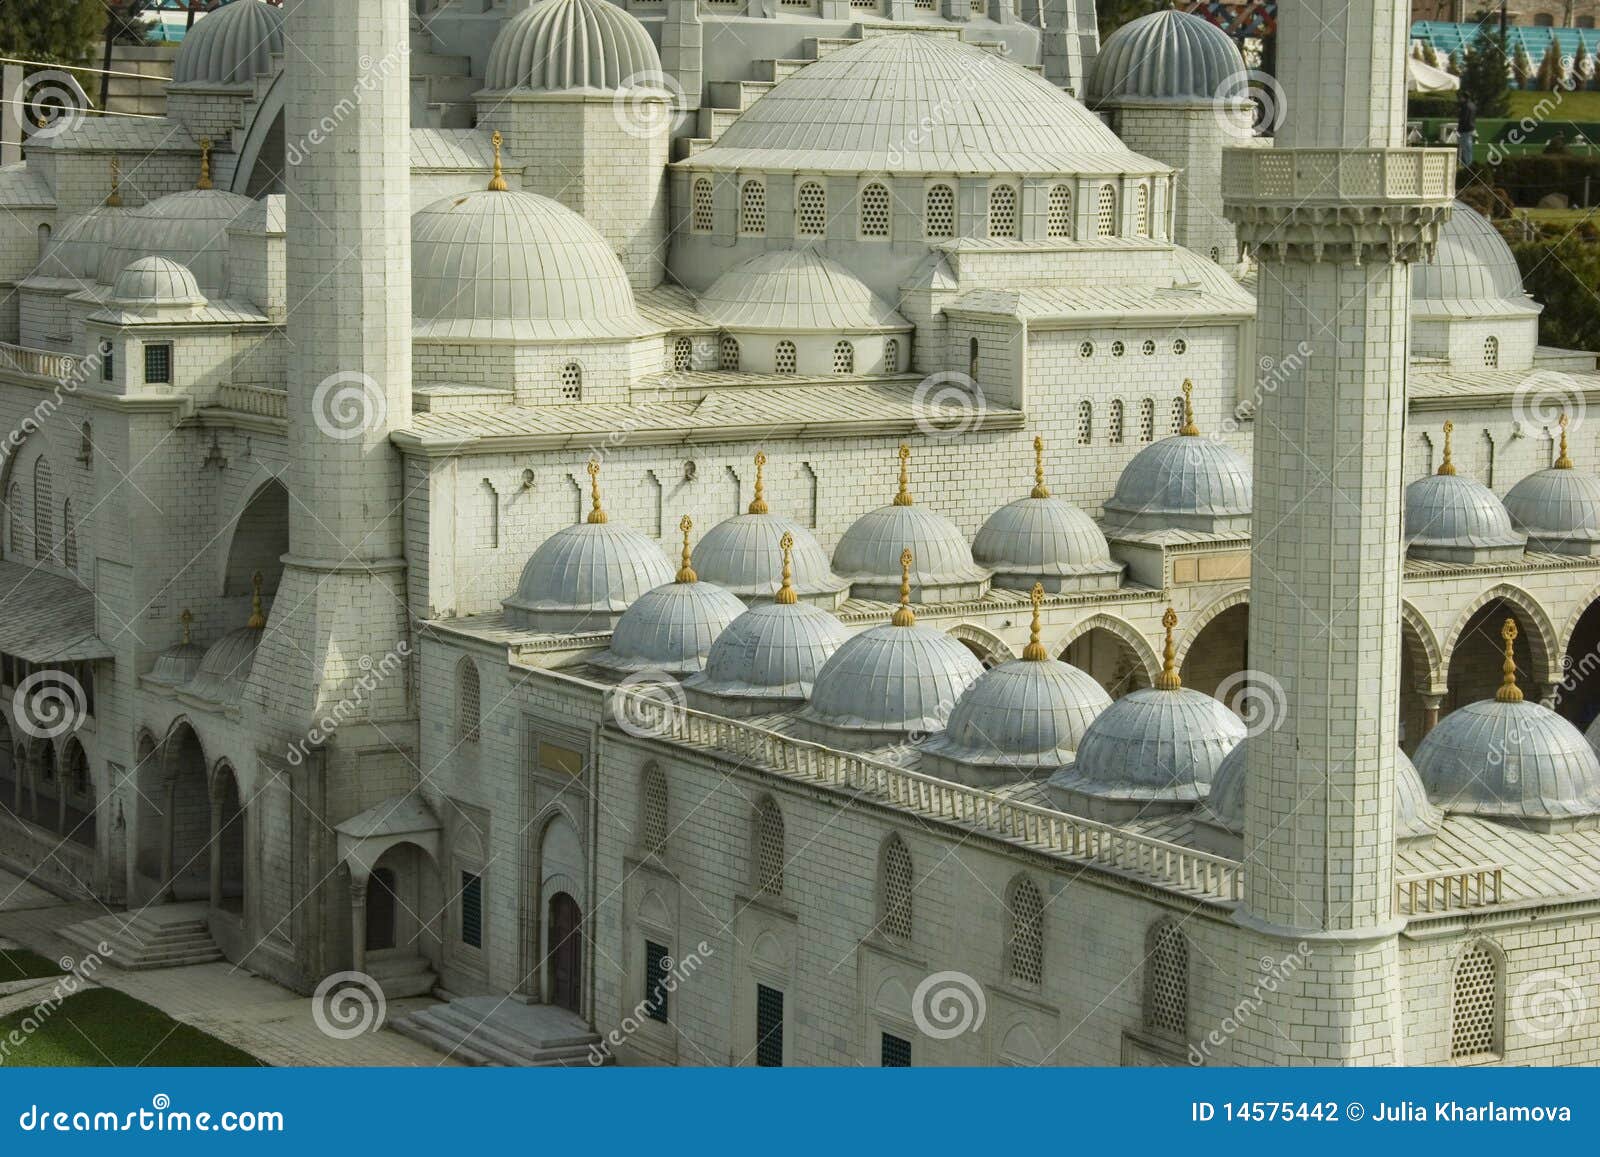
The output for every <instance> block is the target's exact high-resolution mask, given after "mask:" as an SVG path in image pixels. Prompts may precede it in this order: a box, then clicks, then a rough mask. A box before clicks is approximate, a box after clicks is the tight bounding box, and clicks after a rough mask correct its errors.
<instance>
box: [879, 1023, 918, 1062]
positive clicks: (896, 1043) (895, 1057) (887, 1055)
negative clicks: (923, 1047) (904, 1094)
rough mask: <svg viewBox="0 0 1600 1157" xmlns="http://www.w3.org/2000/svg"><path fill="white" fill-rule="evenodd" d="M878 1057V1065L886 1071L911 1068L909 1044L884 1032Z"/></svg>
mask: <svg viewBox="0 0 1600 1157" xmlns="http://www.w3.org/2000/svg"><path fill="white" fill-rule="evenodd" d="M878 1057H879V1063H881V1064H882V1065H883V1067H884V1068H886V1069H908V1068H910V1067H911V1042H910V1041H908V1040H906V1039H905V1038H904V1037H898V1036H895V1035H894V1034H893V1033H888V1032H886V1033H884V1034H883V1044H882V1046H881V1047H880V1048H879V1050H878Z"/></svg>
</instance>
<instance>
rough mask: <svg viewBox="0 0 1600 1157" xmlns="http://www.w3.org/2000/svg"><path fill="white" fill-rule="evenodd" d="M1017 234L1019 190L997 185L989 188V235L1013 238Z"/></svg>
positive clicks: (1009, 186)
mask: <svg viewBox="0 0 1600 1157" xmlns="http://www.w3.org/2000/svg"><path fill="white" fill-rule="evenodd" d="M1016 235H1017V190H1016V189H1015V188H1014V187H1013V186H1011V185H996V186H995V187H994V188H992V189H990V190H989V236H990V237H998V238H1007V239H1012V238H1015V237H1016Z"/></svg>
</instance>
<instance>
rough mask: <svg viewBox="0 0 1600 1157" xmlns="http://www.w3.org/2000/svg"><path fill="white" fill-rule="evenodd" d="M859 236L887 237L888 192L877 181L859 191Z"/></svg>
mask: <svg viewBox="0 0 1600 1157" xmlns="http://www.w3.org/2000/svg"><path fill="white" fill-rule="evenodd" d="M861 236H863V237H887V236H889V190H888V189H887V188H886V187H885V186H884V185H882V184H880V183H879V182H877V181H874V182H872V184H870V185H868V186H867V187H866V188H865V189H862V190H861Z"/></svg>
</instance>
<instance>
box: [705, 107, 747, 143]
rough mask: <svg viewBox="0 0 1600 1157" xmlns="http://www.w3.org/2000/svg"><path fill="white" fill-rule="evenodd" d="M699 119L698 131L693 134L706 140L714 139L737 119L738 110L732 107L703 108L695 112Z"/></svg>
mask: <svg viewBox="0 0 1600 1157" xmlns="http://www.w3.org/2000/svg"><path fill="white" fill-rule="evenodd" d="M695 115H696V116H697V117H698V118H699V120H698V122H697V127H698V129H699V131H698V132H697V133H696V134H695V135H696V136H699V137H704V138H705V139H706V140H710V141H715V140H716V139H717V138H718V137H720V136H721V135H722V134H723V133H724V132H726V131H727V129H728V126H729V125H731V124H732V123H733V122H734V121H736V120H738V119H739V110H738V109H734V108H703V109H700V110H699V111H698V112H697V113H696V114H695Z"/></svg>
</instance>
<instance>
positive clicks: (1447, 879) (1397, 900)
mask: <svg viewBox="0 0 1600 1157" xmlns="http://www.w3.org/2000/svg"><path fill="white" fill-rule="evenodd" d="M1504 873H1505V868H1504V866H1502V865H1500V864H1479V865H1477V866H1476V867H1471V868H1450V869H1447V870H1445V871H1442V872H1429V873H1427V874H1426V875H1421V876H1401V877H1399V878H1398V879H1396V880H1395V882H1394V910H1395V914H1396V915H1398V916H1421V915H1425V914H1431V913H1438V912H1459V911H1463V910H1464V909H1467V908H1483V907H1486V906H1487V905H1490V904H1498V903H1500V899H1501V889H1502V885H1503V883H1504V879H1503V877H1504Z"/></svg>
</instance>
